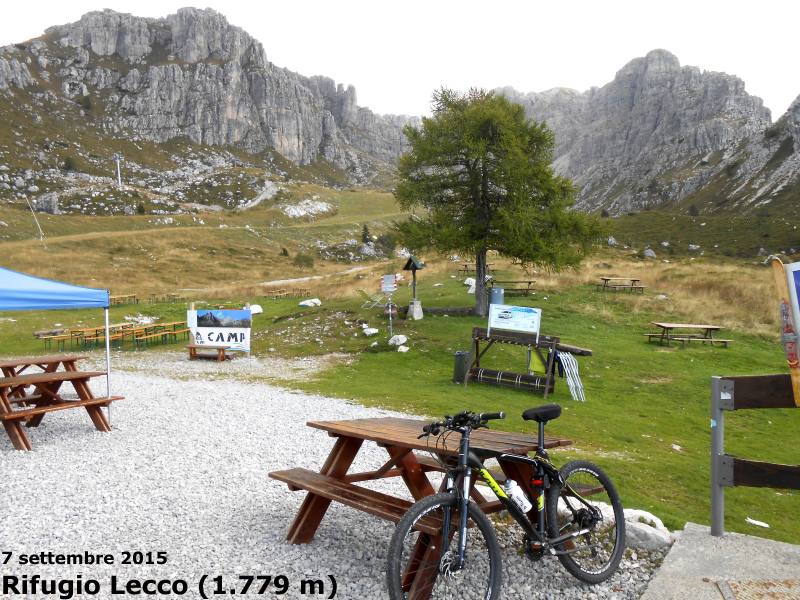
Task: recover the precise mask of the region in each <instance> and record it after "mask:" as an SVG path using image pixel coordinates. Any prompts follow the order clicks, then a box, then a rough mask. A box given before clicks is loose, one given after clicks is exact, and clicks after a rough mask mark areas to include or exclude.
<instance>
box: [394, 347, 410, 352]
mask: <svg viewBox="0 0 800 600" xmlns="http://www.w3.org/2000/svg"><path fill="white" fill-rule="evenodd" d="M409 350H410V348H409V347H408V346H398V347H397V351H398V352H408V351H409Z"/></svg>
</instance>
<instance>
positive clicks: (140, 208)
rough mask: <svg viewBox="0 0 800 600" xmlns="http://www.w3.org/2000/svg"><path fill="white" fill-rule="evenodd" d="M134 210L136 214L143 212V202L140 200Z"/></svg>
mask: <svg viewBox="0 0 800 600" xmlns="http://www.w3.org/2000/svg"><path fill="white" fill-rule="evenodd" d="M136 212H137V214H140V215H143V214H145V212H146V211H145V210H144V204H142V203H141V202H140V203H139V206H137V207H136Z"/></svg>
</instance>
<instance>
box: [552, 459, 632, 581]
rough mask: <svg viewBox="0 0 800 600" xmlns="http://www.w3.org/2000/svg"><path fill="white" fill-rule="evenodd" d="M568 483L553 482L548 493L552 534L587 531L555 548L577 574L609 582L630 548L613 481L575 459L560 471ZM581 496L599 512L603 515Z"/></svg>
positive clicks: (571, 571) (566, 567)
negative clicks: (627, 547)
mask: <svg viewBox="0 0 800 600" xmlns="http://www.w3.org/2000/svg"><path fill="white" fill-rule="evenodd" d="M561 475H562V476H563V477H564V481H565V482H566V485H565V486H563V487H562V485H561V484H560V483H559V482H558V481H554V482H553V483H552V485H551V487H550V493H549V494H548V497H547V522H548V529H549V533H550V537H553V538H554V537H557V536H561V535H564V534H567V533H572V532H577V531H581V530H584V529H588V530H589V532H588V533H584V534H582V535H580V536H578V537H575V538H572V539H571V540H568V541H566V542H564V543H563V544H558V545H556V546H555V549H556V551H558V552H565V553H564V554H559V555H558V560H560V561H561V564H562V565H564V568H565V569H566V570H567V571H569V572H570V574H572V575H573V576H574V577H576V578H578V579H580V580H581V581H585V582H586V583H600V582H601V581H605V580H606V579H608V578H609V577H611V575H612V574H613V573H614V571H615V570H616V568H617V566H618V565H619V561H620V559H621V558H622V553H623V552H624V551H625V516H624V514H623V512H622V502H621V501H620V499H619V494H618V493H617V490H616V488H615V487H614V484H613V483H611V479H610V478H609V477H608V475H606V474H605V472H604V471H603V470H602V469H601V468H600V467H598V466H597V465H595V464H594V463H591V462H588V461H585V460H576V461H574V462H571V463H567V464H566V465H564V467H562V469H561ZM577 496H580V497H581V498H582V499H583V500H584V501H586V502H588V503H589V504H591V506H592V507H594V508H596V509H597V510H598V514H599V515H600V516H599V518H598V519H595V518H593V517H592V511H591V510H590V509H589V508H588V507H587V506H586V505H585V504H584V503H583V502H581V501H580V500H579V499H578V497H577Z"/></svg>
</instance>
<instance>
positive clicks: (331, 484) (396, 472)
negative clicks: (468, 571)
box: [269, 417, 572, 544]
mask: <svg viewBox="0 0 800 600" xmlns="http://www.w3.org/2000/svg"><path fill="white" fill-rule="evenodd" d="M427 423H428V421H418V420H416V419H402V418H397V417H384V418H374V419H355V420H351V421H311V422H308V423H307V425H308V426H309V427H314V428H316V429H321V430H322V431H327V432H328V435H330V436H331V437H336V438H337V440H336V442H335V444H334V445H333V448H332V450H331V452H330V454H329V455H328V458H327V460H326V461H325V464H324V465H323V467H322V469H321V471H320V472H319V473H316V472H314V471H310V470H308V469H304V468H302V467H297V468H294V469H287V470H285V471H273V472H272V473H270V474H269V476H270V477H272V478H273V479H277V480H279V481H283V482H284V483H286V484H288V486H289V489H290V490H292V491H297V490H307V491H308V495H307V496H306V498H305V500H303V503H302V505H301V506H300V510H299V511H298V512H297V515H296V516H295V518H294V521H293V522H292V525H291V526H290V527H289V531H288V532H287V534H286V540H287V541H289V542H291V543H292V544H307V543H309V542H310V541H311V540H312V538H313V537H314V533H315V532H316V530H317V528H318V527H319V525H320V523H321V521H322V518H323V517H324V516H325V512H326V511H327V510H328V506H330V503H331V502H332V501H334V500H335V501H337V502H341V503H342V504H345V505H347V506H350V507H353V508H356V509H358V510H361V511H364V512H366V513H369V514H371V515H375V516H377V517H381V518H382V519H387V520H389V521H393V522H395V523H397V522H398V521H399V520H400V519H401V518H402V517H403V515H404V514H405V512H406V511H407V510H408V509H409V508H410V507H411V505H412V502H410V501H408V500H405V499H402V498H397V497H394V496H389V495H387V494H384V493H381V492H377V491H374V490H371V489H368V488H366V487H362V486H359V485H355V484H356V482H359V481H371V480H376V479H383V478H387V477H401V478H402V479H403V481H404V482H405V484H406V486H407V487H408V490H409V492H410V493H411V496H412V497H413V498H414V500H415V501H416V500H420V499H421V498H423V497H425V496H428V495H430V494H433V493H435V492H436V490H435V489H434V488H433V485H432V484H431V482H430V481H429V480H428V477H427V476H426V473H428V472H431V471H436V472H443V470H444V469H443V468H442V467H441V465H440V464H439V462H438V461H437V460H435V459H434V458H432V457H430V456H429V455H428V454H427V453H430V452H436V453H438V455H439V457H440V459H441V460H447V458H449V457H450V456H451V455H452V454H453V453H456V454H457V452H458V446H459V443H460V439H461V438H460V436H455V435H454V436H451V437H450V438H449V439H447V440H445V439H443V438H441V437H440V438H433V439H431V438H422V439H418V436H419V435H420V434H421V433H422V427H423V425H426V424H427ZM437 439H438V446H437V442H436V440H437ZM365 440H367V441H372V442H375V443H376V444H377V445H378V446H381V447H383V448H386V451H387V452H388V454H389V456H388V461H387V462H386V463H385V464H384V465H383V466H382V467H380V468H379V469H377V470H375V471H368V472H364V473H348V471H349V469H350V466H351V465H352V463H353V460H354V459H355V457H356V455H357V454H358V452H359V450H360V449H361V446H362V445H363V443H364V441H365ZM428 440H430V443H428ZM571 443H572V441H571V440H568V439H562V438H551V437H548V438H545V447H546V448H553V447H556V446H567V445H570V444H571ZM470 447H471V450H472V451H474V452H475V454H476V455H477V456H478V457H479V458H481V459H482V460H483V459H485V458H488V455H489V454H492V455H495V453H498V452H503V453H507V454H520V455H527V454H528V453H529V452H533V451H535V450H536V448H537V439H536V437H535V436H533V435H527V434H523V433H510V432H506V431H496V430H490V429H479V430H475V431H473V432H472V435H471V436H470ZM414 451H418V452H421V454H416V453H415V452H414ZM498 461H499V463H500V468H501V469H502V472H497V473H495V472H493V476H494V475H496V477H495V478H496V479H498V478H499V479H498V481H499V482H500V483H503V482H504V481H505V479H506V477H511V478H512V479H514V480H515V481H517V482H518V483H519V484H520V486H522V487H523V489H525V491H526V493H527V494H528V496H529V497H531V498H533V497H535V494H534V491H533V490H532V489H531V488H530V485H529V482H530V479H531V475H533V472H532V470H531V468H530V466H529V465H524V464H522V463H516V462H510V461H503V460H500V459H498ZM473 484H474V479H473ZM470 495H471V497H472V498H473V499H474V500H475V502H476V504H477V505H478V506H479V507H480V508H481V509H482V510H483V511H484V512H486V513H491V512H496V511H499V510H502V509H503V505H502V504H501V503H500V502H499V501H497V500H491V501H489V500H486V499H485V498H484V497H483V495H482V494H481V493H480V492H479V491H477V490H475V489H473V490H472V492H471V494H470Z"/></svg>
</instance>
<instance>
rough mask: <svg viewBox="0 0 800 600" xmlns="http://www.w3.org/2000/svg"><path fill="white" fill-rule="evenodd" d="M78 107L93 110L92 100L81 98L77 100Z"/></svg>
mask: <svg viewBox="0 0 800 600" xmlns="http://www.w3.org/2000/svg"><path fill="white" fill-rule="evenodd" d="M77 102H78V105H79V106H81V107H82V108H83V109H84V110H87V111H89V110H92V99H91V97H89V96H81V97H80V98H78V100H77Z"/></svg>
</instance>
